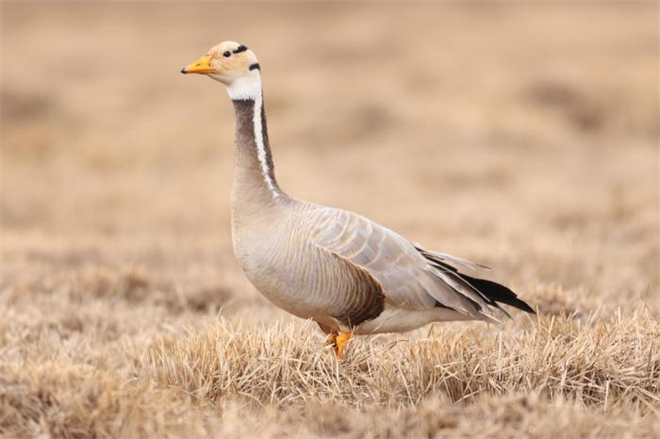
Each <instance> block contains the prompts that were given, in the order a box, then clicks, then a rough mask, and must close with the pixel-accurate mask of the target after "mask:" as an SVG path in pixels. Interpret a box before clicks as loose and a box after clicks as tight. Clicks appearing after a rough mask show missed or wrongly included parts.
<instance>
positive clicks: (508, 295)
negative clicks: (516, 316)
mask: <svg viewBox="0 0 660 439" xmlns="http://www.w3.org/2000/svg"><path fill="white" fill-rule="evenodd" d="M461 276H462V277H463V279H465V280H466V281H467V282H468V283H469V284H470V285H472V286H473V287H474V288H475V289H477V290H478V291H479V292H480V293H482V294H483V295H485V296H486V297H488V298H489V299H490V300H492V301H494V302H497V304H500V303H503V304H505V305H509V306H512V307H514V308H517V309H519V310H521V311H524V312H526V313H529V314H534V315H536V311H534V309H533V308H532V307H531V306H529V305H528V304H527V303H526V302H525V301H523V300H521V299H519V298H518V295H517V294H516V293H514V292H513V291H511V290H510V289H509V288H507V287H505V286H504V285H501V284H498V283H497V282H493V281H491V280H486V279H477V278H474V277H470V276H467V275H465V274H461Z"/></svg>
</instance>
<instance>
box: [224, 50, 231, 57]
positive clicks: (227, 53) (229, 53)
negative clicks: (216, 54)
mask: <svg viewBox="0 0 660 439" xmlns="http://www.w3.org/2000/svg"><path fill="white" fill-rule="evenodd" d="M222 56H224V57H225V58H229V57H230V56H231V52H230V51H226V52H225V53H223V54H222Z"/></svg>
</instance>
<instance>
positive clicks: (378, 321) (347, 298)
mask: <svg viewBox="0 0 660 439" xmlns="http://www.w3.org/2000/svg"><path fill="white" fill-rule="evenodd" d="M181 72H182V73H198V74H202V75H206V76H208V77H210V78H213V79H215V80H216V81H219V82H221V83H223V84H224V85H225V86H226V87H227V92H228V93H229V97H230V98H231V100H232V103H233V104H234V110H235V114H236V159H235V167H236V169H235V175H234V181H233V187H232V198H231V203H232V204H231V205H232V238H233V244H234V253H235V255H236V258H237V259H238V261H239V263H240V265H241V266H242V267H243V270H244V271H245V274H246V276H247V277H248V279H249V280H250V281H251V282H252V283H253V284H254V286H255V287H256V288H257V289H258V290H259V291H260V292H261V293H262V294H263V295H264V296H266V297H267V298H268V299H270V300H271V301H272V302H273V303H274V304H275V305H277V306H279V307H280V308H282V309H284V310H286V311H288V312H290V313H291V314H294V315H296V316H298V317H302V318H305V319H313V320H315V321H316V322H318V324H319V326H320V327H321V329H322V330H324V331H325V332H326V333H327V334H330V337H329V339H330V340H331V342H332V343H333V344H334V346H335V349H336V352H337V355H338V356H340V357H343V354H344V350H345V348H346V344H347V342H348V340H349V339H350V337H351V335H352V334H374V333H379V332H403V331H408V330H411V329H414V328H418V327H420V326H423V325H426V324H427V323H431V322H438V321H452V320H484V321H494V322H499V320H497V318H496V317H495V316H494V314H493V310H495V309H497V310H500V312H504V313H505V314H506V311H504V310H503V309H502V308H501V307H500V304H506V305H511V306H513V307H515V308H518V309H521V310H523V311H526V312H530V313H533V312H534V311H533V310H532V308H530V307H529V305H527V304H526V303H525V302H523V301H522V300H520V299H518V297H517V296H516V294H514V293H513V292H512V291H511V290H509V289H508V288H507V287H504V286H502V285H499V284H497V283H495V282H491V281H488V280H483V279H476V278H474V277H471V276H468V275H466V274H464V273H462V272H460V271H458V269H457V268H455V267H454V266H459V267H461V268H468V269H474V268H476V267H477V264H474V263H472V262H469V261H466V260H464V259H460V258H457V257H455V256H451V255H448V254H444V253H438V252H433V251H429V250H425V249H424V248H422V247H421V246H420V245H419V244H416V243H413V242H410V241H408V240H407V239H405V238H403V237H402V236H400V235H398V234H397V233H395V232H393V231H392V230H390V229H388V228H385V227H383V226H381V225H378V224H376V223H375V222H373V221H371V220H369V219H368V218H365V217H363V216H360V215H358V214H355V213H352V212H347V211H345V210H341V209H335V208H331V207H324V206H318V205H316V204H312V203H308V202H305V201H301V200H298V199H296V198H293V197H291V196H289V195H287V194H286V193H284V192H283V191H282V189H280V187H279V186H278V184H277V180H276V179H275V173H274V168H273V158H272V155H271V151H270V146H269V143H268V132H267V130H266V113H265V110H264V102H263V93H262V89H261V69H260V67H259V62H258V61H257V57H256V56H255V54H254V52H252V51H251V50H250V49H248V48H247V47H246V46H244V45H242V44H238V43H236V42H232V41H225V42H223V43H220V44H218V45H217V46H215V47H213V48H211V50H209V51H208V53H207V54H206V55H205V56H203V57H201V58H200V59H199V60H197V61H195V62H194V63H192V64H190V65H189V66H187V67H185V68H183V69H182V70H181ZM450 264H452V265H450Z"/></svg>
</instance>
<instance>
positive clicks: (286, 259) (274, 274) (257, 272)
mask: <svg viewBox="0 0 660 439" xmlns="http://www.w3.org/2000/svg"><path fill="white" fill-rule="evenodd" d="M234 251H235V255H236V258H237V260H238V261H239V263H240V265H241V267H242V268H243V271H244V272H245V275H246V277H247V278H248V280H249V281H250V282H251V283H252V285H254V287H255V288H256V289H257V290H258V291H259V292H260V293H261V294H263V295H264V296H265V297H266V298H267V299H268V300H270V301H271V302H273V303H274V304H275V305H277V306H278V307H279V308H282V309H283V310H285V311H287V312H289V313H291V314H293V315H296V316H298V317H301V318H314V319H316V318H317V317H319V316H321V315H326V314H332V313H333V311H334V310H336V309H337V308H338V306H337V305H338V302H339V300H340V298H339V296H340V295H341V294H340V292H339V291H337V290H336V289H335V288H334V286H333V284H332V282H331V281H329V280H327V279H326V278H327V275H325V273H326V272H327V271H328V267H327V266H326V261H324V260H323V258H322V256H321V255H318V254H313V252H312V251H310V252H301V251H300V250H299V253H302V254H296V253H295V252H293V251H287V249H286V248H285V247H283V246H281V245H279V244H276V243H273V242H269V240H268V239H265V240H263V241H261V242H259V243H254V244H253V245H252V246H251V247H247V248H246V246H245V245H241V244H239V245H235V246H234ZM330 263H331V261H330ZM322 279H326V281H325V282H324V281H322Z"/></svg>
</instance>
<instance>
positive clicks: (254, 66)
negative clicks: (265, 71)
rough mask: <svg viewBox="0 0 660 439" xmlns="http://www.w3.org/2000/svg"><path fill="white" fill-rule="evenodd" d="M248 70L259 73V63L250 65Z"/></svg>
mask: <svg viewBox="0 0 660 439" xmlns="http://www.w3.org/2000/svg"><path fill="white" fill-rule="evenodd" d="M250 70H259V71H261V67H259V63H258V62H256V63H254V64H252V65H250Z"/></svg>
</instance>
